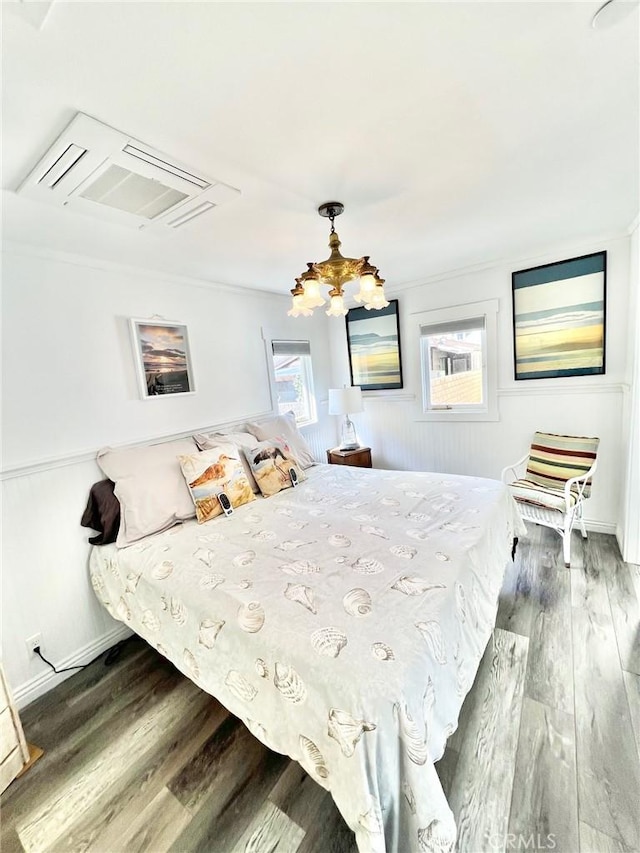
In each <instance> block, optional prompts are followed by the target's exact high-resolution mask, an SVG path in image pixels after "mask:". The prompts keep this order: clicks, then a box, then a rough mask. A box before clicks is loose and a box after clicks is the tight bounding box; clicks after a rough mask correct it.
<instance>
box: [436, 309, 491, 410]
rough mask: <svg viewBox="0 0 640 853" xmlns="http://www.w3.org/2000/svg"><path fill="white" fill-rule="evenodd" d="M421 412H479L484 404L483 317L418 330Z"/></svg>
mask: <svg viewBox="0 0 640 853" xmlns="http://www.w3.org/2000/svg"><path fill="white" fill-rule="evenodd" d="M420 346H421V350H422V352H421V356H422V375H423V381H424V401H425V409H454V408H455V409H457V410H458V411H460V410H462V409H468V410H473V409H476V410H477V409H479V408H480V409H483V408H486V401H487V388H486V385H487V375H486V371H485V370H484V366H485V364H486V361H487V359H486V337H485V322H484V317H470V318H468V319H466V320H452V321H450V322H448V323H436V324H433V325H428V326H421V327H420Z"/></svg>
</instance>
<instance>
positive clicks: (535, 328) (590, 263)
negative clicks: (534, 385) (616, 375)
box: [511, 252, 607, 379]
mask: <svg viewBox="0 0 640 853" xmlns="http://www.w3.org/2000/svg"><path fill="white" fill-rule="evenodd" d="M511 289H512V295H513V351H514V365H515V378H516V379H547V378H557V377H560V376H587V375H594V374H601V373H604V372H605V331H606V322H605V320H606V293H607V253H606V252H594V253H593V254H591V255H582V256H581V257H579V258H571V259H570V260H567V261H558V262H556V263H553V264H544V265H543V266H540V267H533V268H532V269H528V270H519V271H518V272H514V273H512V274H511Z"/></svg>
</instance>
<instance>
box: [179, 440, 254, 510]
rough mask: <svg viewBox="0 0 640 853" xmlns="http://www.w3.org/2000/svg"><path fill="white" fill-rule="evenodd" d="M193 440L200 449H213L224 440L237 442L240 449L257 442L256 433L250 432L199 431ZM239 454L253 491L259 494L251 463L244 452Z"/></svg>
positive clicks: (236, 444)
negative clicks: (206, 432) (207, 433)
mask: <svg viewBox="0 0 640 853" xmlns="http://www.w3.org/2000/svg"><path fill="white" fill-rule="evenodd" d="M193 440H194V441H195V443H196V444H197V445H198V447H199V448H200V450H213V449H214V448H216V447H218V445H219V444H221V443H222V442H231V443H232V444H235V446H236V447H238V448H239V449H240V451H242V450H244V449H245V448H246V447H253V445H254V444H255V443H256V437H255V435H252V434H251V433H250V432H212V433H210V434H209V435H205V434H204V433H202V432H198V433H196V435H194V436H193ZM239 456H240V459H241V460H242V467H243V468H244V473H245V475H246V477H247V480H248V481H249V485H250V486H251V488H252V490H253V493H254V494H255V495H257V494H259V493H260V488H259V487H258V484H257V482H256V478H255V477H254V476H253V471H252V470H251V465H249V463H248V462H247V460H246V458H245V455H244V453H242V452H240V454H239Z"/></svg>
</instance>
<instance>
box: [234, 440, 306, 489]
mask: <svg viewBox="0 0 640 853" xmlns="http://www.w3.org/2000/svg"><path fill="white" fill-rule="evenodd" d="M244 454H245V456H246V457H247V461H248V462H249V465H251V469H252V471H253V474H254V476H255V478H256V480H257V481H258V485H259V486H260V491H261V492H262V494H263V495H264V496H265V498H269V497H271V495H275V494H276V493H277V492H280V491H282V489H290V488H291V486H292V485H293V483H292V482H291V475H290V474H289V469H290V468H294V469H295V472H296V475H297V477H298V480H299V481H302V480H306V476H305V475H304V474H303V472H302V469H301V467H300V465H299V463H298V460H297V459H296V458H295V456H294V455H293V454H292V453H291V451H290V450H289V448H288V447H287V446H286V445H285V444H284V442H281V441H260V442H259V443H258V444H254V446H253V447H251V448H248V447H246V448H244Z"/></svg>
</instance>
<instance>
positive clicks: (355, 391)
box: [329, 385, 364, 415]
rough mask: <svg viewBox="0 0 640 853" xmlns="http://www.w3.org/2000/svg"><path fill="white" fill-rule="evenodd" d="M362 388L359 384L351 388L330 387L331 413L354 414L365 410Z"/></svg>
mask: <svg viewBox="0 0 640 853" xmlns="http://www.w3.org/2000/svg"><path fill="white" fill-rule="evenodd" d="M363 411H364V407H363V405H362V390H361V389H360V386H359V385H352V386H351V387H350V388H329V414H330V415H353V414H357V413H358V412H363Z"/></svg>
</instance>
